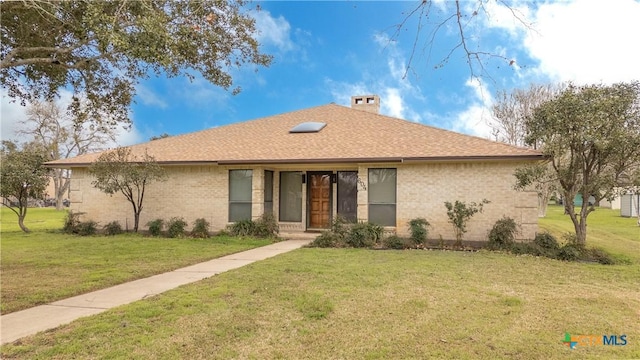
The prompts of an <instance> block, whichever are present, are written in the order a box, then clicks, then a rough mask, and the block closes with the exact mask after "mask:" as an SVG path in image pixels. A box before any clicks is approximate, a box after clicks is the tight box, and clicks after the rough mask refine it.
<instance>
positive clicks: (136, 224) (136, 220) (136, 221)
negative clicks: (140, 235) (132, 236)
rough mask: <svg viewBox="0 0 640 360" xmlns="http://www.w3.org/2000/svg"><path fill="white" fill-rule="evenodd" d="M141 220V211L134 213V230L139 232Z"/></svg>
mask: <svg viewBox="0 0 640 360" xmlns="http://www.w3.org/2000/svg"><path fill="white" fill-rule="evenodd" d="M139 222H140V212H138V211H136V212H134V214H133V232H138V223H139Z"/></svg>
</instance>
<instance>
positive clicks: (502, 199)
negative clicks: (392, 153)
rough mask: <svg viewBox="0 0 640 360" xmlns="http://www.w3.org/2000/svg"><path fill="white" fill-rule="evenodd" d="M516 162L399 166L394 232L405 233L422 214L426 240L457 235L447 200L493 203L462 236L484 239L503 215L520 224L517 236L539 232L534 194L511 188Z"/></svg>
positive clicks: (530, 237) (523, 236)
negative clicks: (448, 212)
mask: <svg viewBox="0 0 640 360" xmlns="http://www.w3.org/2000/svg"><path fill="white" fill-rule="evenodd" d="M517 165H518V164H516V163H504V162H503V163H497V162H493V163H479V162H478V163H436V164H423V165H419V164H416V165H402V166H399V167H398V190H397V201H398V208H397V232H398V233H399V234H407V232H408V230H407V223H408V222H409V220H411V219H413V218H416V217H424V218H426V219H427V221H429V223H431V225H432V227H431V228H430V229H429V230H430V232H429V234H430V235H429V237H430V238H436V239H437V238H439V236H440V235H442V237H443V239H445V240H453V239H455V235H454V231H453V226H452V225H451V224H450V223H449V222H448V217H447V214H446V207H445V206H444V202H445V201H449V202H451V203H454V202H455V201H456V200H459V201H464V202H467V203H469V202H476V203H478V202H481V201H482V200H483V199H487V200H489V201H490V202H491V203H490V204H487V205H485V206H484V210H483V212H482V213H478V214H476V215H474V217H473V218H472V219H471V220H470V221H469V224H468V232H467V233H466V234H465V237H464V239H465V240H486V236H487V233H488V231H489V230H490V229H491V227H492V226H493V224H494V223H495V222H496V221H497V220H499V219H500V218H502V217H503V216H509V217H512V218H513V219H514V220H515V221H516V222H517V223H518V224H520V226H521V230H522V233H521V234H520V235H519V238H521V239H532V238H533V237H534V236H535V233H536V231H537V221H538V218H537V195H536V193H535V192H519V191H516V190H514V189H513V185H514V184H515V177H514V176H513V173H514V169H515V167H516V166H517Z"/></svg>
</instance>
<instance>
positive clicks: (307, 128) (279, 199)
mask: <svg viewBox="0 0 640 360" xmlns="http://www.w3.org/2000/svg"><path fill="white" fill-rule="evenodd" d="M351 104H352V107H351V108H349V107H344V106H340V105H335V104H328V105H323V106H318V107H312V108H309V109H303V110H299V111H293V112H289V113H285V114H280V115H275V116H269V117H265V118H261V119H257V120H252V121H246V122H242V123H237V124H232V125H226V126H221V127H217V128H212V129H207V130H203V131H199V132H195V133H191V134H185V135H180V136H172V137H168V138H164V139H159V140H154V141H151V142H147V143H143V144H138V145H134V146H131V147H130V148H131V149H132V151H133V152H134V153H137V154H142V153H144V152H145V151H147V152H148V153H149V154H150V155H153V156H154V157H155V158H156V160H157V161H158V162H159V163H160V164H161V165H163V166H164V167H165V168H166V169H167V171H168V175H169V178H168V181H166V182H161V183H153V184H152V185H151V186H150V187H149V188H148V190H147V193H146V194H145V200H144V211H143V212H142V214H141V221H140V225H141V226H144V225H145V224H146V223H147V222H148V221H150V220H153V219H156V218H162V219H169V218H171V217H174V216H178V217H183V218H184V219H185V220H187V221H188V222H189V223H190V224H191V223H192V222H193V221H194V220H195V219H197V218H205V219H206V220H207V221H209V222H210V223H211V224H212V229H213V230H219V229H223V228H225V227H226V226H227V225H228V224H229V223H231V222H234V221H238V220H241V219H246V218H253V219H255V218H258V217H260V216H261V214H263V213H264V212H270V213H273V214H274V216H275V217H276V219H277V220H278V222H279V224H280V229H281V231H282V232H301V231H308V230H319V229H326V228H328V227H329V225H330V221H331V219H332V218H333V217H335V216H336V215H341V216H344V217H346V218H349V219H351V220H356V219H357V220H363V221H366V220H368V221H371V222H375V223H378V224H381V225H384V226H386V227H388V229H389V230H396V231H397V232H398V233H399V234H400V235H404V234H407V223H408V222H409V221H410V220H411V219H413V218H417V217H424V218H426V219H427V220H428V221H429V222H430V223H431V225H432V227H431V229H430V237H433V238H439V237H440V236H442V237H443V238H444V239H454V238H455V236H454V233H453V228H452V226H451V224H449V223H448V222H447V216H446V208H445V206H444V202H445V201H451V202H453V201H455V200H460V201H465V202H472V201H475V202H479V201H481V200H482V199H488V200H490V201H491V203H490V204H489V205H486V206H485V209H484V212H483V213H480V214H477V215H475V217H474V218H473V219H472V220H471V221H470V224H469V232H468V233H467V234H465V239H468V240H485V239H486V235H487V232H488V231H489V229H490V228H491V226H492V225H493V224H494V223H495V221H497V220H498V219H500V218H502V217H503V216H509V217H512V218H513V219H515V220H516V222H517V223H518V224H520V226H521V230H522V232H521V234H520V238H523V239H530V238H533V237H534V236H535V233H536V231H537V222H538V217H537V195H536V193H535V192H534V191H529V192H519V191H515V190H514V184H515V177H514V175H513V174H514V170H515V169H516V167H518V166H522V165H524V164H527V163H531V162H535V161H539V160H541V159H542V158H543V156H542V154H541V153H540V152H538V151H534V150H530V149H524V148H519V147H514V146H510V145H507V144H503V143H498V142H493V141H489V140H486V139H482V138H478V137H473V136H468V135H463V134H458V133H455V132H451V131H447V130H442V129H437V128H434V127H430V126H425V125H422V124H418V123H414V122H410V121H406V120H401V119H397V118H392V117H388V116H383V115H379V114H378V110H379V107H380V99H379V98H378V96H375V95H368V96H355V97H352V99H351ZM98 156H99V154H87V155H82V156H78V157H75V158H71V159H62V160H57V161H52V162H50V163H48V165H49V166H51V167H62V168H71V169H73V175H72V177H73V179H72V185H71V209H72V210H73V211H80V212H84V213H86V215H85V216H86V217H88V218H90V219H93V220H95V221H98V222H100V223H102V224H106V223H107V222H110V221H113V220H117V221H119V222H120V223H121V224H122V225H123V226H125V225H127V224H128V225H129V227H130V226H131V224H132V217H133V214H132V211H131V207H130V205H129V204H128V203H127V202H126V201H125V199H124V197H123V196H120V195H118V194H116V195H113V196H108V195H105V194H103V193H101V192H100V191H98V190H97V189H95V188H93V186H92V185H91V180H92V179H91V177H90V175H89V172H88V166H89V165H90V164H91V163H92V162H93V161H95V160H96V159H97V158H98Z"/></svg>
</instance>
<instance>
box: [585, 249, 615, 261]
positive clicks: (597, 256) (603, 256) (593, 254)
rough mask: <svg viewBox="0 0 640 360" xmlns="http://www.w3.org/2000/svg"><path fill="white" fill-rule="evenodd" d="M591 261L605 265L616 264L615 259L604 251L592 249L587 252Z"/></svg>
mask: <svg viewBox="0 0 640 360" xmlns="http://www.w3.org/2000/svg"><path fill="white" fill-rule="evenodd" d="M587 256H588V257H589V260H591V261H595V262H598V263H600V264H603V265H613V264H615V263H616V261H615V259H614V258H613V257H612V256H611V254H609V253H608V252H606V251H605V250H603V249H600V248H591V249H589V251H588V252H587Z"/></svg>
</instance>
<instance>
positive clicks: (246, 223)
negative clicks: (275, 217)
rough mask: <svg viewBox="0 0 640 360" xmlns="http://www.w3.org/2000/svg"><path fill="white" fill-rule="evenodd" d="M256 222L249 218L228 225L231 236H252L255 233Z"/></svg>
mask: <svg viewBox="0 0 640 360" xmlns="http://www.w3.org/2000/svg"><path fill="white" fill-rule="evenodd" d="M255 227H256V224H255V223H254V222H253V221H252V220H249V219H246V220H240V221H236V222H234V223H233V224H231V225H229V234H231V236H252V235H253V234H254V233H255Z"/></svg>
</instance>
